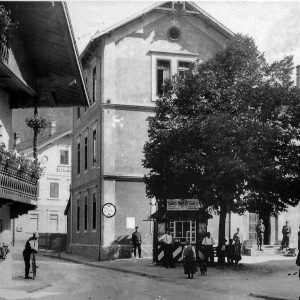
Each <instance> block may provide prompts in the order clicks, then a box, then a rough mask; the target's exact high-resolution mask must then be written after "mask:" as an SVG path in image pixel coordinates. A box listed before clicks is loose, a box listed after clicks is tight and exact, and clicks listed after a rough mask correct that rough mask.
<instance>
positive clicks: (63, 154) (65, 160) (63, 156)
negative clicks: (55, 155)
mask: <svg viewBox="0 0 300 300" xmlns="http://www.w3.org/2000/svg"><path fill="white" fill-rule="evenodd" d="M60 164H61V165H68V164H69V150H60Z"/></svg>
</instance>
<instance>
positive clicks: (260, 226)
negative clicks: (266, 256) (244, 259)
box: [256, 220, 265, 251]
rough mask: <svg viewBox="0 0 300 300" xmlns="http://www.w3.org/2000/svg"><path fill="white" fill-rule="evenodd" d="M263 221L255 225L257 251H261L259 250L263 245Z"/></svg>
mask: <svg viewBox="0 0 300 300" xmlns="http://www.w3.org/2000/svg"><path fill="white" fill-rule="evenodd" d="M263 222H264V221H263V220H260V221H259V223H258V224H257V225H256V234H257V249H258V250H260V251H263V249H262V248H261V247H262V245H263V243H264V233H265V225H264V224H263Z"/></svg>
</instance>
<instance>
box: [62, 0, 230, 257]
mask: <svg viewBox="0 0 300 300" xmlns="http://www.w3.org/2000/svg"><path fill="white" fill-rule="evenodd" d="M232 36H233V33H232V32H231V31H230V30H228V29H226V28H225V27H224V26H223V25H221V24H220V23H219V22H217V21H216V20H214V19H213V18H212V17H211V16H209V15H208V14H207V13H205V12H204V11H203V10H202V9H200V8H199V7H198V6H196V5H195V4H193V3H192V2H180V3H179V2H162V3H159V4H155V5H154V6H152V7H150V8H149V9H147V10H144V11H142V12H141V13H139V14H137V15H135V16H133V17H132V18H130V19H128V20H125V21H124V22H121V23H120V24H117V25H115V26H113V27H111V28H109V29H108V30H105V31H103V32H100V33H98V34H97V35H96V36H94V37H93V38H92V40H91V41H90V42H89V44H88V45H87V47H86V49H85V50H84V51H83V53H82V54H81V56H80V58H81V62H82V65H83V76H84V78H85V80H86V83H87V88H88V90H89V94H90V97H91V106H90V108H82V107H78V108H74V110H73V142H72V151H73V155H72V166H73V168H72V197H71V202H70V205H69V207H68V211H67V213H68V214H69V217H70V219H71V223H72V224H71V225H70V230H69V231H68V234H69V241H70V245H69V249H70V251H71V252H72V253H74V254H81V255H85V256H88V257H92V258H94V259H97V260H98V259H99V260H107V259H112V258H121V257H131V252H132V245H131V244H130V243H131V234H132V232H133V231H134V227H135V226H136V225H138V226H139V231H140V232H141V234H142V240H143V243H142V251H143V254H142V255H143V256H151V255H152V245H153V222H152V221H149V216H150V215H151V214H152V213H153V212H154V211H155V209H156V204H155V202H156V201H155V199H152V200H151V199H148V198H147V197H146V193H145V184H144V182H143V176H144V174H146V173H147V170H145V169H144V168H143V166H142V159H143V146H144V144H145V142H146V140H147V139H148V132H147V130H148V124H149V119H150V118H151V117H152V116H154V107H155V100H156V97H157V95H158V93H159V92H160V88H161V84H162V83H163V79H164V78H171V76H172V75H175V74H176V73H179V74H180V75H181V76H184V72H185V70H186V69H187V68H188V67H189V63H190V62H192V61H194V60H196V59H197V58H198V59H200V60H203V61H205V60H207V59H209V58H211V57H213V56H214V55H215V54H216V53H217V52H218V51H219V50H220V49H222V47H224V45H225V43H226V41H227V40H228V39H230V38H231V37H232ZM106 204H108V208H109V209H108V210H107V211H106V212H108V213H111V215H109V216H108V217H107V216H105V215H104V213H103V209H105V205H106ZM113 207H115V208H116V212H115V215H113V213H114V211H113V210H110V209H111V208H113ZM112 215H113V216H112ZM197 224H198V223H197ZM191 226H192V225H191ZM199 226H200V225H199ZM191 228H192V227H191ZM192 230H194V231H195V232H196V230H198V229H196V228H195V226H194V227H193V229H192ZM199 230H200V228H199Z"/></svg>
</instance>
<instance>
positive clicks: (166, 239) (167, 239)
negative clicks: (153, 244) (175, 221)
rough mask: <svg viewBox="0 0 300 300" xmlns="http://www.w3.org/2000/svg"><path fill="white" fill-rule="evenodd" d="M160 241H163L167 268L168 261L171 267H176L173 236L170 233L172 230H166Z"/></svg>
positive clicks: (166, 266)
mask: <svg viewBox="0 0 300 300" xmlns="http://www.w3.org/2000/svg"><path fill="white" fill-rule="evenodd" d="M159 241H160V242H163V250H164V257H165V268H166V269H168V261H169V263H170V268H176V267H175V266H174V264H173V250H172V241H173V237H172V236H171V235H170V230H166V233H165V234H164V235H163V236H162V237H161V238H160V239H159Z"/></svg>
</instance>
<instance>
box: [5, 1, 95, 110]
mask: <svg viewBox="0 0 300 300" xmlns="http://www.w3.org/2000/svg"><path fill="white" fill-rule="evenodd" d="M1 4H2V5H4V6H5V7H6V8H7V9H9V10H10V11H11V16H12V20H13V22H15V21H17V22H19V25H18V27H17V28H16V29H15V30H16V31H18V32H17V34H18V36H19V37H20V39H22V40H23V42H24V45H25V52H26V57H27V58H28V61H29V62H30V65H31V67H32V70H33V77H34V80H33V83H31V85H32V86H28V84H26V82H24V81H22V80H21V79H19V77H18V76H17V75H16V74H14V73H13V71H11V70H10V69H9V68H8V66H7V64H6V63H5V62H4V61H0V87H1V88H3V89H4V90H6V91H7V92H8V93H9V95H10V103H11V108H18V107H34V106H37V107H53V106H57V107H72V106H89V103H90V101H89V98H88V93H87V91H86V87H85V84H84V80H83V76H82V68H81V65H80V63H79V55H78V50H77V46H76V42H75V38H74V34H73V29H72V26H71V22H70V18H69V13H68V9H67V5H66V3H65V2H50V1H39V2H35V1H33V2H31V1H15V2H6V1H3V2H1ZM13 34H14V33H13ZM47 81H49V86H48V87H47ZM40 82H42V86H40V84H39V83H40ZM55 82H57V84H55ZM53 99H54V100H53Z"/></svg>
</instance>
